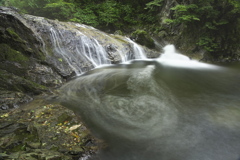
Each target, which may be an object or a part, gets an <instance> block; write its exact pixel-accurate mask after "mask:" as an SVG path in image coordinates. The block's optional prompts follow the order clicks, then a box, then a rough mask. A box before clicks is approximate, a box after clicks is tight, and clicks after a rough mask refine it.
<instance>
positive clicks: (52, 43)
mask: <svg viewBox="0 0 240 160" xmlns="http://www.w3.org/2000/svg"><path fill="white" fill-rule="evenodd" d="M0 21H1V22H2V23H1V24H0V37H1V38H0V75H1V76H0V99H1V100H0V101H1V102H0V104H1V107H0V108H1V109H2V110H4V109H8V108H9V107H17V106H18V105H19V104H21V103H25V102H28V101H30V100H31V99H32V95H36V94H41V93H44V92H46V91H49V90H51V88H56V87H59V86H61V85H62V83H64V82H65V81H66V80H67V79H68V78H70V77H72V76H75V75H76V74H81V73H83V72H86V71H88V70H90V69H92V68H94V67H96V66H99V65H101V64H111V63H119V62H122V61H127V60H130V59H136V58H143V57H142V56H143V54H144V56H146V57H157V56H159V54H158V53H157V52H154V51H150V50H148V49H147V48H142V47H140V46H138V45H137V44H136V43H134V42H133V41H131V40H130V39H127V38H125V37H122V36H118V35H107V34H105V33H104V32H101V31H99V30H96V29H95V28H92V27H89V26H85V25H81V24H76V23H70V22H59V21H57V20H49V19H46V18H43V17H36V16H31V15H25V14H20V13H18V12H17V11H16V10H14V9H11V8H5V7H0ZM139 48H140V50H141V51H139ZM139 52H144V53H143V54H139Z"/></svg>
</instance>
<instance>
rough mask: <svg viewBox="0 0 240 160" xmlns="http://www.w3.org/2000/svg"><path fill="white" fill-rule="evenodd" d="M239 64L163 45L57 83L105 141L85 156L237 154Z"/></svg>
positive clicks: (160, 158) (212, 158) (205, 158)
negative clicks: (151, 54) (209, 60)
mask: <svg viewBox="0 0 240 160" xmlns="http://www.w3.org/2000/svg"><path fill="white" fill-rule="evenodd" d="M239 80H240V74H239V67H236V66H231V65H230V66H219V65H212V64H205V63H200V62H197V61H194V60H190V59H189V58H188V57H186V56H184V55H181V54H179V53H176V51H175V49H174V46H172V45H169V46H166V47H165V52H164V54H162V55H161V56H160V57H159V58H157V59H151V60H150V59H145V60H133V61H129V62H126V63H122V64H118V65H108V66H104V67H98V68H95V69H93V70H91V71H89V72H87V73H84V74H82V75H80V76H78V77H76V78H75V79H73V80H71V81H69V82H68V83H67V84H65V85H64V86H63V87H62V88H61V95H60V96H59V100H60V101H61V103H62V104H63V105H64V106H66V107H68V108H70V109H72V110H73V111H75V113H77V114H79V115H80V116H81V117H82V118H83V120H84V121H85V123H86V124H87V126H88V127H89V128H90V130H91V131H92V132H93V134H94V135H95V136H96V137H98V138H100V139H103V140H104V141H105V142H106V143H107V145H108V146H107V147H106V148H105V149H103V150H102V151H100V153H99V154H97V155H95V156H92V157H90V158H88V159H89V160H239V159H240V123H239V121H240V98H239V95H240V83H239Z"/></svg>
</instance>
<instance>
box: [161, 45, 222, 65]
mask: <svg viewBox="0 0 240 160" xmlns="http://www.w3.org/2000/svg"><path fill="white" fill-rule="evenodd" d="M163 49H164V53H163V54H162V55H161V56H160V57H159V58H158V59H157V61H158V62H160V63H161V64H163V65H167V66H173V67H182V68H192V69H219V68H220V67H219V66H216V65H212V64H206V63H202V62H198V61H196V60H191V59H190V58H189V57H187V56H185V55H182V54H179V53H177V52H176V50H175V47H174V45H167V46H166V47H164V48H163Z"/></svg>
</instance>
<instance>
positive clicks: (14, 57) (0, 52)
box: [0, 43, 29, 65]
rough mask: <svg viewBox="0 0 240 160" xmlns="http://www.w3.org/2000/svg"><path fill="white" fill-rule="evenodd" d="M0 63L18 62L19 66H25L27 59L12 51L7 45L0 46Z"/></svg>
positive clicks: (18, 52)
mask: <svg viewBox="0 0 240 160" xmlns="http://www.w3.org/2000/svg"><path fill="white" fill-rule="evenodd" d="M0 61H11V62H18V63H20V64H23V65H24V64H26V62H27V61H29V57H27V56H25V55H23V54H22V53H21V52H20V51H16V50H14V49H12V48H11V47H10V46H9V45H7V44H4V43H2V44H0Z"/></svg>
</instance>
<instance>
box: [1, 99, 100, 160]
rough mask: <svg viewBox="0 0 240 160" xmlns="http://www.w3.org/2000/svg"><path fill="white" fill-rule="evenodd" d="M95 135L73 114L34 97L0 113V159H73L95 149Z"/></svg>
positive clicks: (97, 141)
mask: <svg viewBox="0 0 240 160" xmlns="http://www.w3.org/2000/svg"><path fill="white" fill-rule="evenodd" d="M102 144H103V143H102V142H100V141H99V140H97V139H95V138H94V137H93V136H92V135H91V133H90V131H89V130H88V129H87V128H86V127H85V126H84V124H83V123H82V122H81V121H80V120H79V117H77V116H75V114H74V113H73V112H72V111H70V110H68V109H66V108H64V107H62V106H60V105H52V104H42V103H41V102H40V101H36V100H35V101H33V102H31V103H29V104H28V105H26V106H25V107H24V108H22V109H20V108H17V109H14V110H12V111H10V112H7V113H4V114H1V115H0V151H1V152H2V153H5V154H0V159H1V158H5V159H9V160H10V159H18V158H19V157H20V158H22V159H24V158H25V159H44V160H46V159H49V160H55V159H61V160H63V159H66V160H68V159H69V160H70V159H74V158H75V159H76V158H79V157H82V156H86V155H91V154H93V153H96V152H97V151H98V149H99V148H100V147H101V146H102Z"/></svg>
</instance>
